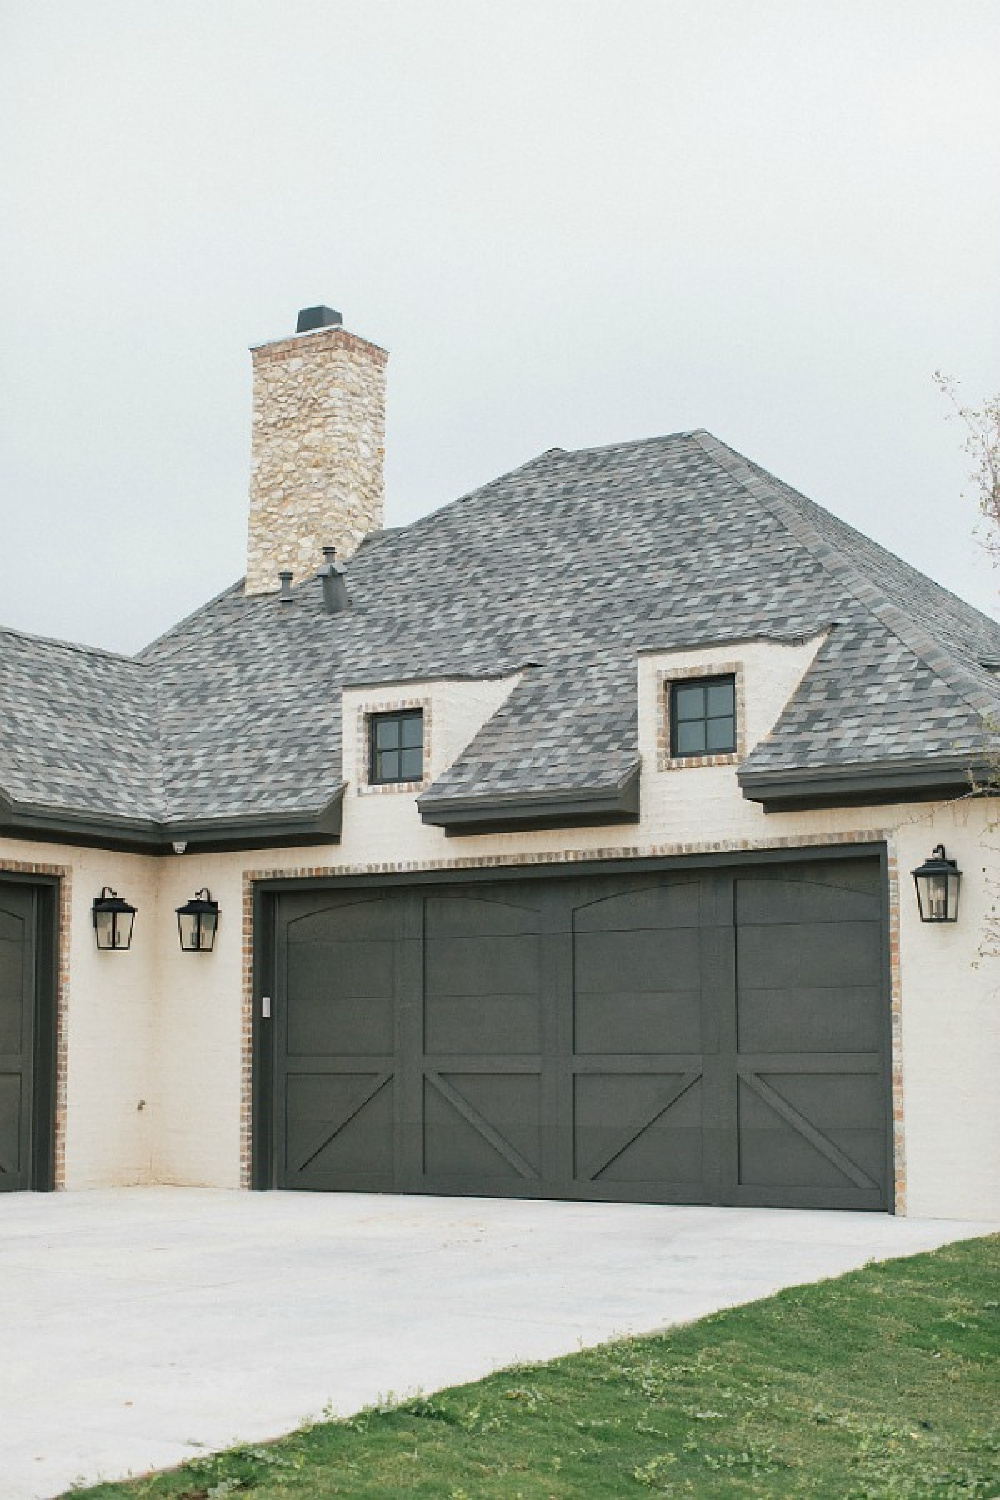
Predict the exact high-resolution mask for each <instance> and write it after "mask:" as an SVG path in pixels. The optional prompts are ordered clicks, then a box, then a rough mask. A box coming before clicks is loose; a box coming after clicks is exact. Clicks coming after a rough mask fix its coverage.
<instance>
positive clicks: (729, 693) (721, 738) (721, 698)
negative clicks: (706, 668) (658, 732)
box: [670, 674, 736, 760]
mask: <svg viewBox="0 0 1000 1500" xmlns="http://www.w3.org/2000/svg"><path fill="white" fill-rule="evenodd" d="M735 750H736V678H735V676H734V675H731V674H730V675H728V676H725V677H721V676H720V677H703V678H697V679H695V680H693V681H692V680H691V679H687V680H683V681H679V682H673V683H671V684H670V754H671V755H672V756H674V757H676V758H677V759H681V760H682V759H684V757H686V756H695V755H731V754H733V753H734V752H735Z"/></svg>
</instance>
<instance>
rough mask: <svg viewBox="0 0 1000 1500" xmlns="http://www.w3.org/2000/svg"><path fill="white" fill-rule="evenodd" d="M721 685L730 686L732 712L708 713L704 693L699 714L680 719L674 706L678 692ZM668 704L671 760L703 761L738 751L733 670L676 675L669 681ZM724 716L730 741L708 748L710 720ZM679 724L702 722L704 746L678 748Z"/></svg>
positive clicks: (721, 720)
mask: <svg viewBox="0 0 1000 1500" xmlns="http://www.w3.org/2000/svg"><path fill="white" fill-rule="evenodd" d="M722 685H728V687H729V689H730V692H731V694H732V712H731V713H725V714H710V713H709V712H708V700H707V695H706V698H705V705H704V711H703V712H702V714H701V715H700V716H695V717H689V718H685V719H682V718H680V716H679V713H678V706H677V700H678V695H679V694H681V693H684V692H685V691H687V690H689V689H691V688H711V687H720V686H722ZM668 707H669V713H670V758H671V760H706V759H715V758H720V757H721V758H725V757H730V756H733V755H735V754H736V753H737V745H738V744H739V724H738V722H737V720H738V694H737V691H736V673H735V672H718V673H711V672H708V673H706V674H705V675H704V676H703V677H678V678H675V679H674V680H673V681H672V682H671V683H670V701H669V705H668ZM727 719H728V720H729V721H730V722H731V724H732V735H731V737H730V741H729V743H728V744H726V745H725V746H722V745H719V746H714V747H709V745H708V725H709V724H710V723H712V722H713V721H714V722H716V723H721V722H725V721H726V720H727ZM682 723H683V724H701V725H703V726H704V729H705V736H704V738H705V744H704V746H703V747H701V748H699V749H696V750H682V749H681V748H680V745H679V735H678V728H679V725H680V724H682Z"/></svg>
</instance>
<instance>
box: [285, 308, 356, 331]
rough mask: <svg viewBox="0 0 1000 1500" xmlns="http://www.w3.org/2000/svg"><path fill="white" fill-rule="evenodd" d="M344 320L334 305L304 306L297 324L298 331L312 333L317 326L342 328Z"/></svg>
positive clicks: (296, 329)
mask: <svg viewBox="0 0 1000 1500" xmlns="http://www.w3.org/2000/svg"><path fill="white" fill-rule="evenodd" d="M343 322H344V320H343V318H342V317H341V315H340V313H339V312H337V311H336V309H335V308H332V307H303V308H302V310H301V311H300V313H299V316H298V321H297V323H296V324H295V332H296V333H312V332H313V330H314V329H316V328H340V327H341V326H342V324H343Z"/></svg>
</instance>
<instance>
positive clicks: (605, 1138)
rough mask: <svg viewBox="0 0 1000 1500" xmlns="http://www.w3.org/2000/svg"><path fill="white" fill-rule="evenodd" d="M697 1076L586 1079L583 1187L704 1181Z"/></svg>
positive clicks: (581, 1086)
mask: <svg viewBox="0 0 1000 1500" xmlns="http://www.w3.org/2000/svg"><path fill="white" fill-rule="evenodd" d="M701 1091H702V1084H701V1079H700V1077H698V1076H697V1075H694V1076H691V1075H686V1074H684V1073H681V1072H677V1073H660V1074H654V1075H650V1074H645V1073H643V1074H636V1073H616V1074H604V1075H595V1074H581V1075H578V1076H577V1078H576V1080H575V1087H574V1111H573V1113H574V1143H573V1144H574V1153H573V1156H574V1172H575V1175H576V1177H577V1178H578V1179H579V1180H580V1181H583V1182H595V1181H598V1180H600V1181H602V1182H605V1183H609V1182H664V1181H670V1182H678V1183H687V1184H692V1185H693V1184H697V1183H700V1182H701V1180H702V1177H703V1175H704V1164H703V1141H702V1126H703V1121H702V1092H701Z"/></svg>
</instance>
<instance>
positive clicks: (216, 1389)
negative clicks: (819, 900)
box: [0, 1188, 996, 1500]
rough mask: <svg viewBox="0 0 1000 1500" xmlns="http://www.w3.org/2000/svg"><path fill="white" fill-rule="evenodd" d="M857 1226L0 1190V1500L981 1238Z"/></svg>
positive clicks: (741, 1216) (791, 1218)
mask: <svg viewBox="0 0 1000 1500" xmlns="http://www.w3.org/2000/svg"><path fill="white" fill-rule="evenodd" d="M992 1228H996V1226H993V1225H989V1224H971V1223H955V1222H946V1221H931V1220H922V1221H921V1220H914V1219H892V1218H889V1217H887V1216H885V1215H878V1214H854V1213H819V1212H815V1213H814V1212H803V1211H784V1210H775V1209H724V1208H662V1207H655V1206H654V1207H648V1206H643V1205H635V1204H616V1205H610V1204H609V1205H599V1204H583V1203H531V1202H514V1201H502V1200H494V1199H482V1198H465V1199H445V1198H389V1197H364V1196H360V1195H358V1196H355V1195H336V1196H309V1195H304V1194H302V1195H299V1194H288V1193H266V1194H250V1193H227V1192H217V1191H214V1190H207V1189H187V1188H126V1189H120V1190H117V1191H110V1192H92V1193H65V1194H57V1195H32V1194H18V1195H14V1196H10V1197H6V1198H0V1269H2V1275H0V1311H2V1316H0V1356H2V1357H0V1413H2V1424H3V1428H4V1432H3V1437H2V1440H0V1442H2V1457H0V1467H2V1471H3V1479H2V1493H3V1497H4V1500H26V1497H36V1496H52V1495H54V1494H57V1493H58V1492H60V1491H61V1490H63V1489H65V1488H66V1487H67V1486H68V1485H70V1484H71V1483H72V1482H73V1481H74V1480H79V1479H82V1480H86V1481H90V1482H94V1481H96V1480H97V1479H99V1478H102V1477H104V1478H112V1477H120V1476H124V1475H126V1474H128V1473H129V1472H130V1471H131V1472H135V1473H141V1472H143V1471H145V1470H148V1469H151V1468H160V1467H167V1466H169V1465H172V1464H177V1463H180V1462H181V1461H182V1460H183V1459H185V1458H191V1457H192V1456H194V1455H195V1453H197V1452H198V1451H199V1450H200V1449H206V1448H208V1449H211V1448H219V1447H225V1446H226V1445H228V1444H229V1443H231V1442H234V1441H240V1440H260V1439H263V1438H268V1437H274V1436H276V1435H277V1434H279V1433H282V1432H286V1431H288V1430H289V1429H291V1428H293V1427H295V1426H297V1425H298V1424H299V1423H300V1422H301V1421H302V1420H303V1419H304V1418H306V1417H308V1416H310V1415H317V1414H319V1413H320V1412H321V1411H322V1410H323V1409H324V1407H327V1406H328V1405H329V1406H330V1407H332V1408H333V1410H334V1411H336V1412H337V1413H339V1414H346V1413H348V1412H351V1411H354V1410H357V1408H358V1407H360V1406H363V1405H365V1404H366V1403H368V1402H371V1401H375V1400H376V1399H377V1398H378V1397H379V1396H384V1395H386V1394H388V1393H390V1392H392V1393H394V1394H395V1395H397V1396H398V1395H402V1394H404V1393H409V1392H413V1391H416V1390H424V1391H430V1390H434V1389H438V1388H440V1387H442V1386H445V1385H452V1384H455V1383H457V1382H460V1381H465V1380H472V1379H475V1378H476V1377H478V1376H480V1375H483V1374H485V1373H487V1372H488V1371H490V1370H494V1369H497V1368H498V1367H500V1366H503V1365H506V1364H509V1363H511V1362H513V1361H519V1360H538V1359H548V1358H550V1357H551V1356H553V1355H557V1354H563V1353H566V1352H568V1351H572V1350H575V1349H577V1348H579V1347H580V1346H582V1345H585V1344H595V1343H599V1342H601V1341H602V1340H604V1339H608V1338H611V1337H612V1336H613V1335H614V1334H620V1333H634V1332H646V1331H649V1330H651V1329H655V1328H660V1327H662V1326H663V1325H665V1324H669V1323H675V1322H681V1321H685V1320H688V1319H691V1318H697V1317H700V1316H702V1315H703V1314H705V1313H708V1312H711V1311H714V1310H715V1309H716V1308H720V1307H726V1306H730V1305H732V1304H734V1303H738V1302H746V1301H750V1300H752V1299H753V1298H756V1297H762V1296H766V1295H767V1294H768V1293H770V1292H773V1291H776V1290H777V1289H778V1288H779V1287H783V1286H790V1285H794V1284H795V1283H798V1282H804V1281H815V1280H819V1279H821V1278H822V1277H825V1276H833V1275H836V1274H838V1273H839V1272H841V1271H846V1270H849V1269H850V1268H851V1267H854V1266H860V1265H862V1264H863V1263H864V1262H865V1261H867V1260H871V1259H881V1258H884V1257H888V1256H894V1255H909V1254H911V1253H913V1252H914V1251H917V1250H927V1249H930V1248H932V1247H933V1246H935V1245H941V1244H945V1243H946V1242H948V1241H949V1240H955V1239H962V1238H966V1237H968V1236H971V1235H975V1234H984V1233H988V1232H989V1231H990V1230H991V1229H992Z"/></svg>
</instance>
